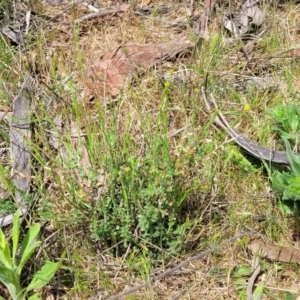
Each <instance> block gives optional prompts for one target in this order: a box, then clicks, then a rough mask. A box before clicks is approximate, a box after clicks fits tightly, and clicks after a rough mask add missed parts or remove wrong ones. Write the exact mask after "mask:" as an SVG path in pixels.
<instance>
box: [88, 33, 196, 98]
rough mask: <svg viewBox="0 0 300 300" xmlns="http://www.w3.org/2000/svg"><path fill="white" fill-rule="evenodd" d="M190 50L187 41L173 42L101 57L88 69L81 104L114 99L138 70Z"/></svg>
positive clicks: (122, 48) (125, 48) (130, 46)
mask: <svg viewBox="0 0 300 300" xmlns="http://www.w3.org/2000/svg"><path fill="white" fill-rule="evenodd" d="M191 46H193V43H192V42H190V41H180V40H177V39H176V40H173V41H171V42H168V43H162V44H145V45H136V44H127V45H124V46H119V47H117V48H116V49H114V50H112V51H109V52H107V53H105V54H104V55H103V57H102V58H101V59H99V60H98V61H96V62H95V63H94V65H93V66H92V67H91V70H90V72H89V75H88V77H87V79H86V81H85V89H84V100H85V101H89V100H90V99H91V98H92V97H93V96H95V95H96V94H99V95H101V96H106V95H111V96H112V97H116V96H117V95H118V94H119V93H120V90H121V88H122V86H123V85H124V83H125V80H126V79H127V78H130V77H132V76H133V75H134V74H135V73H136V72H137V70H138V68H141V67H142V68H148V67H151V66H153V65H155V64H158V63H161V62H162V61H164V60H167V59H171V58H174V57H175V56H176V55H177V54H178V53H180V52H182V51H184V50H186V49H187V48H189V47H191Z"/></svg>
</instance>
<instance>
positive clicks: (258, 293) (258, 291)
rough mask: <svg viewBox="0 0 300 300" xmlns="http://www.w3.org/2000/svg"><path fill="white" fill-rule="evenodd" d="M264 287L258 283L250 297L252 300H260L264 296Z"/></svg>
mask: <svg viewBox="0 0 300 300" xmlns="http://www.w3.org/2000/svg"><path fill="white" fill-rule="evenodd" d="M264 286H265V285H264V283H260V284H259V285H258V286H257V287H256V289H255V291H254V293H253V295H252V300H261V298H262V296H263V294H264Z"/></svg>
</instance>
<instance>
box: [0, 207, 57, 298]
mask: <svg viewBox="0 0 300 300" xmlns="http://www.w3.org/2000/svg"><path fill="white" fill-rule="evenodd" d="M40 229H41V226H40V224H35V225H33V226H32V227H29V230H28V232H27V234H26V235H25V237H24V239H23V241H22V244H21V247H20V248H19V240H20V224H19V213H18V212H17V213H16V214H15V215H14V219H13V229H12V247H10V244H9V242H8V241H7V239H6V237H5V235H4V233H3V231H2V230H1V229H0V282H1V283H3V284H4V285H5V286H6V288H7V289H8V291H9V293H10V296H11V299H13V300H23V299H29V300H36V299H40V294H39V293H38V292H35V293H34V294H33V295H32V296H30V297H29V298H28V293H29V292H32V291H36V290H37V289H40V288H42V287H43V286H45V285H46V284H47V283H48V282H49V281H50V280H51V279H52V278H53V276H54V274H55V272H56V271H57V270H58V268H59V267H60V265H61V263H62V260H63V256H62V257H61V259H60V260H59V261H58V262H56V263H54V262H48V261H47V262H46V263H45V264H44V265H43V267H42V268H41V269H40V270H39V271H37V272H36V273H35V274H34V276H33V278H32V280H31V282H30V283H29V285H28V286H27V287H25V288H23V287H22V286H21V274H22V270H23V268H24V266H25V264H26V263H27V261H28V260H29V258H30V257H31V255H32V254H33V252H34V251H35V249H36V248H37V247H38V246H39V245H40V244H41V241H38V240H36V238H37V236H38V234H39V232H40ZM0 299H4V298H3V297H1V296H0Z"/></svg>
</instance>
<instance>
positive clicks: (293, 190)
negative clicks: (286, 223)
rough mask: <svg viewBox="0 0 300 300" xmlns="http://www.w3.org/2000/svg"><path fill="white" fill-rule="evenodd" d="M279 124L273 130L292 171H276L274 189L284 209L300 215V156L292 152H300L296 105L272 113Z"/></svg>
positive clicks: (299, 118) (279, 107)
mask: <svg viewBox="0 0 300 300" xmlns="http://www.w3.org/2000/svg"><path fill="white" fill-rule="evenodd" d="M270 115H271V116H272V117H273V118H274V120H275V121H276V122H277V125H276V126H273V129H274V130H275V131H276V132H278V133H279V135H280V137H281V138H282V139H283V141H284V144H285V148H286V153H287V156H288V159H289V163H290V170H288V171H281V170H275V172H274V173H273V174H272V175H271V178H270V179H271V182H272V186H273V188H274V189H275V190H276V191H277V192H279V193H280V195H281V197H280V198H281V200H282V205H283V208H284V209H285V211H286V212H287V213H292V214H296V215H299V207H300V206H299V201H300V156H299V155H298V154H296V153H294V152H293V151H292V148H291V144H292V145H294V149H295V151H297V150H298V143H299V137H300V113H299V110H298V107H297V105H296V104H292V105H289V106H283V105H280V106H278V107H276V108H275V109H273V110H271V111H270Z"/></svg>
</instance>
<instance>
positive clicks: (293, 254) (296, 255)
mask: <svg viewBox="0 0 300 300" xmlns="http://www.w3.org/2000/svg"><path fill="white" fill-rule="evenodd" d="M248 249H249V250H250V251H251V252H252V253H253V254H256V255H259V256H261V257H264V258H267V259H270V260H275V261H281V262H286V263H299V262H300V251H299V250H298V249H295V248H292V247H281V246H277V245H274V244H269V243H265V242H263V241H259V240H253V241H252V242H250V244H249V245H248Z"/></svg>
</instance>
